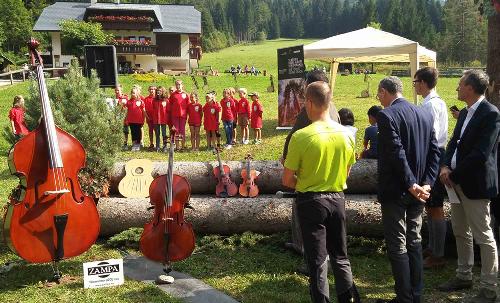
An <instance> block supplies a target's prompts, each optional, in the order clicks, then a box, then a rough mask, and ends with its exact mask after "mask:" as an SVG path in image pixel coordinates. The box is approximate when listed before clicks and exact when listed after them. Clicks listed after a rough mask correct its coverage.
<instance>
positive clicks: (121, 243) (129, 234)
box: [107, 227, 143, 249]
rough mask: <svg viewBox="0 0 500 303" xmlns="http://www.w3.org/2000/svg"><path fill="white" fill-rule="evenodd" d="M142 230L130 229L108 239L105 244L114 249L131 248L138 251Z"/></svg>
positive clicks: (137, 228)
mask: <svg viewBox="0 0 500 303" xmlns="http://www.w3.org/2000/svg"><path fill="white" fill-rule="evenodd" d="M142 232H143V229H142V228H139V227H132V228H129V229H127V230H125V231H122V232H121V233H119V234H116V235H114V236H112V237H110V238H109V239H108V241H107V244H108V245H109V246H111V247H114V248H132V249H139V240H140V239H141V235H142Z"/></svg>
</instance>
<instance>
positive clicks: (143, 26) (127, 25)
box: [100, 21, 153, 31]
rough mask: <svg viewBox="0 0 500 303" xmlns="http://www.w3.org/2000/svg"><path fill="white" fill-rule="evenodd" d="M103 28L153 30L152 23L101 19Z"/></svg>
mask: <svg viewBox="0 0 500 303" xmlns="http://www.w3.org/2000/svg"><path fill="white" fill-rule="evenodd" d="M100 23H101V25H102V29H103V30H137V31H152V30H153V28H152V26H151V23H132V22H116V21H113V22H107V21H101V22H100Z"/></svg>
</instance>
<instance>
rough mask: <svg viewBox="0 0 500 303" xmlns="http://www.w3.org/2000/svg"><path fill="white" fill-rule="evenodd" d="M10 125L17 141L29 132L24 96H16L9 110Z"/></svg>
mask: <svg viewBox="0 0 500 303" xmlns="http://www.w3.org/2000/svg"><path fill="white" fill-rule="evenodd" d="M9 119H10V126H11V127H12V133H13V134H14V137H15V138H16V141H17V140H19V139H21V138H22V137H24V136H26V135H27V134H28V133H29V130H28V127H26V123H25V122H24V98H23V96H15V97H14V102H13V103H12V108H11V109H10V111H9Z"/></svg>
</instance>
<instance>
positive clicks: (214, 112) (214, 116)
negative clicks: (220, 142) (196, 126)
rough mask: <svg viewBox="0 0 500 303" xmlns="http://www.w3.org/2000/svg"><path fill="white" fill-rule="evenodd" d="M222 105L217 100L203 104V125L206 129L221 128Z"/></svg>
mask: <svg viewBox="0 0 500 303" xmlns="http://www.w3.org/2000/svg"><path fill="white" fill-rule="evenodd" d="M220 111H221V108H220V105H219V103H217V102H209V103H207V104H205V105H204V106H203V126H204V128H205V130H210V131H214V130H218V129H219V113H220Z"/></svg>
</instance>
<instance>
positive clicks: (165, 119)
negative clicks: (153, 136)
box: [151, 98, 170, 125]
mask: <svg viewBox="0 0 500 303" xmlns="http://www.w3.org/2000/svg"><path fill="white" fill-rule="evenodd" d="M169 107H170V106H169V104H168V99H167V98H162V99H156V98H154V99H153V115H152V118H151V120H152V121H153V124H154V125H158V124H168V125H170V119H169V117H170V116H169Z"/></svg>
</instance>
